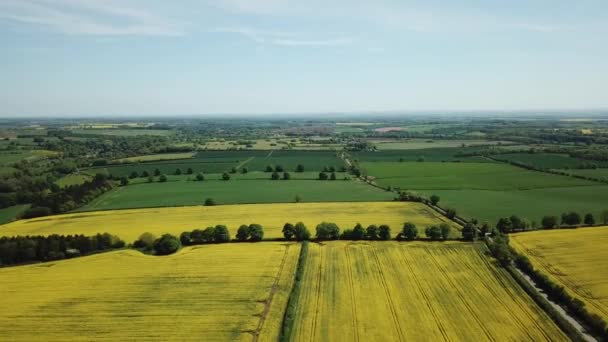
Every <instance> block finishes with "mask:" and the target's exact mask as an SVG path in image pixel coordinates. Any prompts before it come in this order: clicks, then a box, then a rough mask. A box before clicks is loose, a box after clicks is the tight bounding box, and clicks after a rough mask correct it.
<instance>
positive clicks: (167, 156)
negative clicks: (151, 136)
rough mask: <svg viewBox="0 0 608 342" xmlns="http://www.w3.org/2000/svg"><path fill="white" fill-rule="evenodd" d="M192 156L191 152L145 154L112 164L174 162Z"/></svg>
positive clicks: (122, 159)
mask: <svg viewBox="0 0 608 342" xmlns="http://www.w3.org/2000/svg"><path fill="white" fill-rule="evenodd" d="M193 155H194V153H193V152H184V153H159V154H147V155H143V156H137V157H129V158H121V159H117V160H115V161H114V162H117V163H139V162H149V161H160V160H175V159H189V158H192V156H193Z"/></svg>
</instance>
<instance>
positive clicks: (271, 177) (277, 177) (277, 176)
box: [270, 172, 281, 180]
mask: <svg viewBox="0 0 608 342" xmlns="http://www.w3.org/2000/svg"><path fill="white" fill-rule="evenodd" d="M279 178H281V176H279V174H278V173H277V172H273V173H272V175H270V179H272V180H278V179H279Z"/></svg>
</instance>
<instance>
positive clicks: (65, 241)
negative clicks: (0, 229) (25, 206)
mask: <svg viewBox="0 0 608 342" xmlns="http://www.w3.org/2000/svg"><path fill="white" fill-rule="evenodd" d="M124 246H125V242H124V241H122V240H121V239H119V238H118V237H117V236H114V235H110V234H108V233H103V234H97V235H94V236H85V235H57V234H54V235H49V236H17V237H11V238H7V237H3V238H0V266H2V265H15V264H22V263H28V262H36V261H52V260H61V259H66V258H68V259H69V258H74V257H79V256H81V255H87V254H90V253H93V252H98V251H104V250H109V249H114V248H122V247H124Z"/></svg>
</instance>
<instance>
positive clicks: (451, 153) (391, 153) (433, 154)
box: [352, 147, 493, 163]
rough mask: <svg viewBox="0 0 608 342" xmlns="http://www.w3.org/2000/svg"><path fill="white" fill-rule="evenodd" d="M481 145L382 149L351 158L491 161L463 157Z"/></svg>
mask: <svg viewBox="0 0 608 342" xmlns="http://www.w3.org/2000/svg"><path fill="white" fill-rule="evenodd" d="M480 149H481V147H467V148H428V149H417V150H382V151H373V152H372V151H366V152H353V153H352V159H353V160H356V161H358V162H360V163H361V162H412V161H419V160H422V161H425V162H444V161H445V162H452V161H460V162H475V163H492V162H493V161H491V160H489V159H486V158H483V157H479V156H472V157H464V156H462V155H463V154H467V153H473V152H478V151H479V150H480Z"/></svg>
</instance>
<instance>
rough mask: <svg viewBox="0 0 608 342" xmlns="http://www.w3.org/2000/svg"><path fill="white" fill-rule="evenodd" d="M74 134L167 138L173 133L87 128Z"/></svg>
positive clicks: (155, 130)
mask: <svg viewBox="0 0 608 342" xmlns="http://www.w3.org/2000/svg"><path fill="white" fill-rule="evenodd" d="M72 132H73V133H74V134H82V135H89V134H90V135H112V136H126V137H135V136H139V135H153V136H167V135H170V134H172V133H173V132H172V131H170V130H164V129H139V128H90V129H89V128H87V129H74V130H72Z"/></svg>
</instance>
